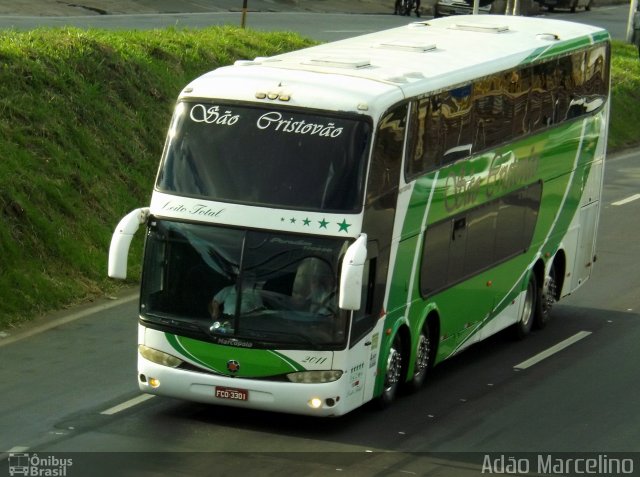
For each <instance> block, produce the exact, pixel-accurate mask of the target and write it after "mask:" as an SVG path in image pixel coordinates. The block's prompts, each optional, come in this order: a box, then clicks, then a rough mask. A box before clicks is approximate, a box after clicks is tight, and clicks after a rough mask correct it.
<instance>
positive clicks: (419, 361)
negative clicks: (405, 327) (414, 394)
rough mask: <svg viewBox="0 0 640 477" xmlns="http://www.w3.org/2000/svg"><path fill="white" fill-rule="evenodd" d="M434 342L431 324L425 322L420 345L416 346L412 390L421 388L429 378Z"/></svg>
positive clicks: (419, 340) (419, 341)
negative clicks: (432, 340)
mask: <svg viewBox="0 0 640 477" xmlns="http://www.w3.org/2000/svg"><path fill="white" fill-rule="evenodd" d="M432 347H433V344H432V342H431V332H430V330H429V324H428V323H426V322H425V324H424V326H423V327H422V330H421V331H420V336H419V337H418V346H417V347H416V362H415V363H414V367H413V379H412V380H411V382H410V383H409V388H410V390H411V391H417V390H418V389H420V388H421V387H422V386H423V385H424V383H425V382H426V380H427V374H428V373H429V368H430V367H431V354H432Z"/></svg>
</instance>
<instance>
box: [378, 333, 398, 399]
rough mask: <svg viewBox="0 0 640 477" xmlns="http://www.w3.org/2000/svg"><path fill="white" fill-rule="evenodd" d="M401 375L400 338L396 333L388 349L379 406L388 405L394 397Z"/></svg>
mask: <svg viewBox="0 0 640 477" xmlns="http://www.w3.org/2000/svg"><path fill="white" fill-rule="evenodd" d="M401 377H402V340H401V339H400V333H396V336H395V337H394V338H393V343H392V344H391V348H390V349H389V356H388V358H387V366H386V368H385V371H384V384H383V388H382V394H381V395H380V405H381V407H383V408H384V407H388V406H389V405H390V404H391V403H392V402H393V401H394V400H395V398H396V395H397V394H398V389H399V388H400V381H401Z"/></svg>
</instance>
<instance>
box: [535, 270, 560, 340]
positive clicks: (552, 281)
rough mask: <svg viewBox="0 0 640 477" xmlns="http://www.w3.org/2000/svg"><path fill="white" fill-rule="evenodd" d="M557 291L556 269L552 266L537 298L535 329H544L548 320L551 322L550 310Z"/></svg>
mask: <svg viewBox="0 0 640 477" xmlns="http://www.w3.org/2000/svg"><path fill="white" fill-rule="evenodd" d="M557 290H558V281H557V280H556V269H555V266H552V267H551V270H550V271H549V275H547V277H546V278H545V283H544V285H543V286H542V288H541V289H540V295H539V296H538V300H537V306H536V315H535V320H534V323H533V324H534V326H535V327H536V328H538V329H542V328H544V327H545V326H547V323H549V320H551V310H552V309H553V305H554V304H555V302H556V297H557Z"/></svg>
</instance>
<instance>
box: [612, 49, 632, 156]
mask: <svg viewBox="0 0 640 477" xmlns="http://www.w3.org/2000/svg"><path fill="white" fill-rule="evenodd" d="M611 98H612V100H611V123H610V125H609V143H608V144H609V151H615V150H618V149H622V148H626V147H632V146H638V144H640V134H638V125H639V124H640V60H639V59H638V49H637V48H636V47H635V46H633V45H628V44H625V43H622V42H619V41H616V42H614V43H613V60H612V62H611Z"/></svg>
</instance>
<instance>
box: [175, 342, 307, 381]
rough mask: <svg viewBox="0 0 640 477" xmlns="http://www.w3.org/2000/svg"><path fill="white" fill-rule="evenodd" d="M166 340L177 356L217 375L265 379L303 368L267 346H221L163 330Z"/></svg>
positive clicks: (303, 369) (302, 369)
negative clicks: (231, 365) (232, 366)
mask: <svg viewBox="0 0 640 477" xmlns="http://www.w3.org/2000/svg"><path fill="white" fill-rule="evenodd" d="M165 337H166V339H167V342H168V343H169V344H170V345H171V346H172V347H173V349H175V350H176V352H177V353H178V357H180V358H181V359H183V360H185V361H188V362H190V363H191V364H194V365H196V366H199V367H203V368H206V369H208V370H210V371H213V372H215V373H217V374H222V375H226V376H235V377H241V378H264V377H271V376H280V375H283V374H287V373H291V372H294V371H305V368H304V367H303V366H301V365H300V364H298V363H297V362H295V361H294V360H292V359H291V358H289V357H287V356H285V355H284V354H282V353H279V352H277V351H273V350H266V349H254V348H240V347H234V346H223V345H218V344H213V343H210V342H208V341H200V340H196V339H193V338H186V337H184V336H176V335H173V334H171V333H165ZM229 361H236V362H238V363H239V365H240V368H239V369H238V371H237V372H234V373H232V372H230V371H229V370H228V369H227V363H228V362H229Z"/></svg>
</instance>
